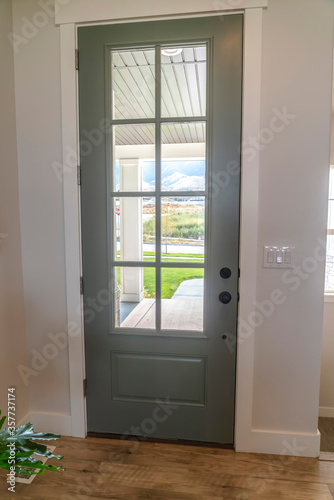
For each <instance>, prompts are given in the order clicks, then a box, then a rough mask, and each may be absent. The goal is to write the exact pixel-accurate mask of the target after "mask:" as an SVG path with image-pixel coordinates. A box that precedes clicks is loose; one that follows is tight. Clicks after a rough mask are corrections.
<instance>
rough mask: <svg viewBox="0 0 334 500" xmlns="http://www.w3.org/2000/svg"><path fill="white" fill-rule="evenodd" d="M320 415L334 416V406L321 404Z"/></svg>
mask: <svg viewBox="0 0 334 500" xmlns="http://www.w3.org/2000/svg"><path fill="white" fill-rule="evenodd" d="M319 417H325V418H334V408H329V407H326V406H320V408H319Z"/></svg>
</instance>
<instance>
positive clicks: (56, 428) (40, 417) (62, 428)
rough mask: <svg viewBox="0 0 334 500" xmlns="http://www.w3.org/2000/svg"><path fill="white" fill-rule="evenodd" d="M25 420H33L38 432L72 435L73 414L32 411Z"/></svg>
mask: <svg viewBox="0 0 334 500" xmlns="http://www.w3.org/2000/svg"><path fill="white" fill-rule="evenodd" d="M25 422H31V423H32V424H33V426H34V430H35V431H36V432H50V433H52V434H60V435H62V436H71V415H65V414H60V413H38V412H31V413H30V415H29V419H28V420H26V421H25Z"/></svg>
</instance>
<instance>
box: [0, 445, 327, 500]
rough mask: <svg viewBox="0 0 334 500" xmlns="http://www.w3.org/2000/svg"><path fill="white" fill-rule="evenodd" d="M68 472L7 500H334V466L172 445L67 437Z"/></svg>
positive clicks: (1, 478)
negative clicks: (14, 499) (15, 499)
mask: <svg viewBox="0 0 334 500" xmlns="http://www.w3.org/2000/svg"><path fill="white" fill-rule="evenodd" d="M56 453H60V454H63V455H64V459H63V460H62V462H63V465H64V466H65V467H66V468H67V470H66V472H63V473H54V472H49V473H45V474H44V475H43V476H38V477H37V478H36V479H35V480H34V481H33V483H32V484H31V485H30V486H28V485H23V484H17V485H16V495H15V496H13V493H10V492H7V485H6V482H5V480H6V472H5V471H2V470H1V471H0V498H1V500H2V499H4V500H7V499H10V498H11V499H13V498H17V499H19V500H88V499H89V500H98V499H126V500H137V499H150V500H167V499H168V500H169V499H173V500H179V499H180V500H181V499H183V500H186V499H191V500H194V499H197V500H198V499H203V500H209V499H210V500H217V499H223V500H237V499H238V500H257V499H265V500H333V498H334V497H333V496H332V494H331V492H330V491H331V490H332V491H333V494H334V462H321V461H319V460H317V459H310V458H293V457H281V456H273V455H254V454H244V453H235V452H234V451H231V450H222V449H217V448H202V447H193V446H183V445H174V444H161V443H147V442H141V443H138V442H136V441H117V440H108V439H99V438H88V439H85V440H84V439H75V438H62V439H61V440H60V441H58V442H57V449H56Z"/></svg>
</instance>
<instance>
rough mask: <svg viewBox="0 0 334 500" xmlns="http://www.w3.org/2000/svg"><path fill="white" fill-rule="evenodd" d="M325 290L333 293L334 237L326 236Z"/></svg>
mask: <svg viewBox="0 0 334 500" xmlns="http://www.w3.org/2000/svg"><path fill="white" fill-rule="evenodd" d="M325 290H326V291H328V292H334V236H331V235H328V236H327V262H326V283H325Z"/></svg>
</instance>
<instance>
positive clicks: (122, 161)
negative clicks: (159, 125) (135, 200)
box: [113, 124, 155, 192]
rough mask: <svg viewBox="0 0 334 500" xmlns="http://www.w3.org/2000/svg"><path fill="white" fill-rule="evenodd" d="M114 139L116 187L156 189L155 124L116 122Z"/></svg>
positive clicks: (139, 189)
mask: <svg viewBox="0 0 334 500" xmlns="http://www.w3.org/2000/svg"><path fill="white" fill-rule="evenodd" d="M113 140H114V155H113V156H114V171H113V190H114V191H115V192H120V191H121V192H122V191H123V192H124V191H128V192H133V191H154V189H155V125H153V124H147V125H116V126H114V127H113Z"/></svg>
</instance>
